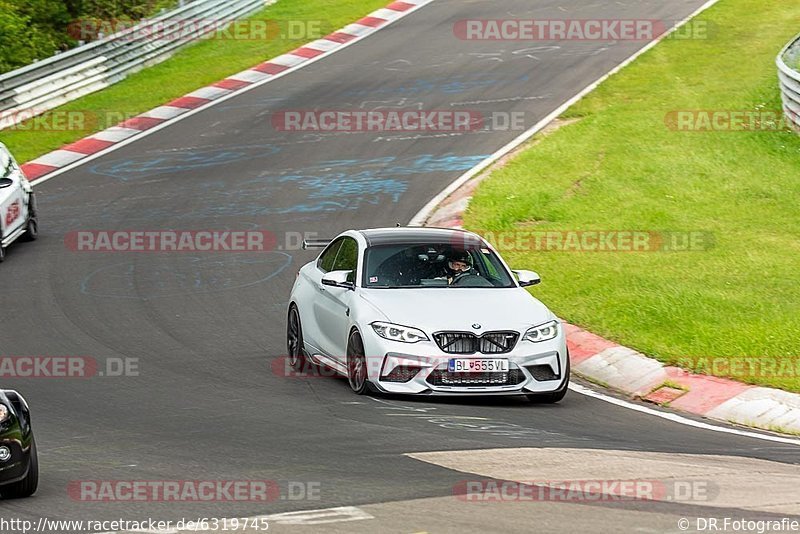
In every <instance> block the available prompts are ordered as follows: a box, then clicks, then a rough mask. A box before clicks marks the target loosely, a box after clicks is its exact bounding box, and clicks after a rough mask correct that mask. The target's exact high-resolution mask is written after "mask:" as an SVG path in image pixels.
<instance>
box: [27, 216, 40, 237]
mask: <svg viewBox="0 0 800 534" xmlns="http://www.w3.org/2000/svg"><path fill="white" fill-rule="evenodd" d="M38 237H39V221H38V220H37V219H36V217H28V222H27V223H26V224H25V240H26V241H36V238H38Z"/></svg>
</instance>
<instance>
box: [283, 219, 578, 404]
mask: <svg viewBox="0 0 800 534" xmlns="http://www.w3.org/2000/svg"><path fill="white" fill-rule="evenodd" d="M307 245H308V246H312V247H313V246H318V247H322V246H324V247H325V249H324V250H323V251H322V253H321V254H320V255H319V257H318V258H317V259H316V261H313V262H310V263H308V264H306V265H305V266H303V267H302V268H301V269H300V271H299V272H298V275H297V280H296V281H295V284H294V287H293V288H292V293H291V298H290V299H289V307H288V315H287V318H288V321H287V323H288V324H287V348H288V358H289V362H290V363H291V365H292V366H294V367H295V368H296V369H303V368H304V366H305V365H306V363H310V364H312V365H323V366H326V367H329V368H332V369H333V370H335V371H336V372H338V373H339V374H341V375H343V376H346V377H347V378H348V379H349V383H350V387H351V388H352V389H353V391H355V392H356V393H358V394H363V393H366V392H369V391H378V392H385V393H394V394H412V395H413V394H416V395H431V394H433V395H527V396H528V398H529V399H530V400H532V401H534V402H545V403H552V402H558V401H559V400H561V399H562V398H563V397H564V395H565V394H566V392H567V385H568V383H569V354H568V353H567V344H566V338H565V335H564V331H563V328H562V326H561V323H560V322H559V320H558V318H557V317H556V316H555V315H554V314H553V313H552V312H551V311H550V310H549V309H548V308H547V307H546V306H545V305H544V304H542V303H541V302H539V301H538V300H537V299H535V298H534V297H533V296H531V295H530V293H528V291H527V290H525V289H524V288H525V287H526V286H531V285H534V284H537V283H539V281H540V279H539V275H537V274H536V273H534V272H531V271H513V274H512V271H511V270H510V269H509V268H508V266H507V265H506V264H505V262H504V261H503V260H502V259H501V258H500V256H499V255H498V254H497V253H496V252H495V251H494V249H493V248H492V247H491V246H490V245H489V244H488V243H487V242H486V241H484V240H483V238H481V237H480V236H478V235H476V234H473V233H471V232H465V231H462V230H453V229H438V228H383V229H372V230H360V231H358V230H349V231H347V232H344V233H342V234H340V235H339V236H338V237H336V238H335V239H333V240H330V241H321V242H319V241H318V242H316V243H307ZM515 275H516V276H515Z"/></svg>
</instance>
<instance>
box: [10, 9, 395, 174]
mask: <svg viewBox="0 0 800 534" xmlns="http://www.w3.org/2000/svg"><path fill="white" fill-rule="evenodd" d="M387 3H389V2H388V1H387V0H279V1H278V2H277V3H276V4H274V5H271V6H268V7H266V8H264V9H263V10H261V11H260V12H258V13H256V14H254V15H253V16H252V17H251V18H252V19H269V20H272V21H312V23H311V24H312V26H311V29H312V30H314V29H315V28H319V29H320V30H321V31H320V34H319V35H317V34H315V35H311V36H309V38H306V39H302V40H293V39H285V38H283V39H281V38H274V39H269V40H253V39H251V40H234V39H208V40H206V41H202V42H199V43H197V44H194V45H192V46H190V47H187V48H185V49H183V50H181V51H180V52H178V53H177V54H175V56H173V57H172V58H170V59H168V60H167V61H165V62H163V63H160V64H159V65H156V66H154V67H151V68H149V69H146V70H143V71H141V72H139V73H136V74H134V75H132V76H130V77H129V78H127V79H126V80H124V81H122V82H120V83H118V84H116V85H113V86H111V87H109V88H108V89H105V90H103V91H99V92H97V93H93V94H91V95H87V96H85V97H83V98H80V99H78V100H75V101H73V102H70V103H69V104H66V105H64V106H62V107H60V108H58V111H59V112H60V111H79V112H89V113H91V114H92V116H99V117H105V116H106V113H109V114H111V115H112V116H117V117H119V116H125V117H128V116H132V115H136V114H139V113H143V112H145V111H147V110H149V109H152V108H154V107H157V106H159V105H162V104H164V103H166V102H169V101H170V100H173V99H175V98H178V97H180V96H183V95H185V94H186V93H190V92H192V91H194V90H195V89H198V88H200V87H204V86H206V85H209V84H211V83H214V82H217V81H219V80H221V79H223V78H225V77H227V76H229V75H231V74H235V73H237V72H241V71H243V70H246V69H248V68H250V67H252V66H254V65H257V64H258V63H261V62H263V61H266V60H268V59H270V58H272V57H275V56H278V55H280V54H283V53H285V52H288V51H290V50H293V49H295V48H297V47H298V46H300V45H302V44H304V43H305V42H309V41H313V40H314V39H317V38H319V37H324V36H325V35H327V34H328V33H330V32H332V31H336V30H338V29H340V28H341V27H343V26H346V25H347V24H349V23H351V22H354V21H355V20H358V19H359V18H361V17H363V16H365V15H367V14H369V13H370V12H372V11H374V10H375V9H378V8H380V7H384V6H385V5H386V4H387ZM285 27H286V24H285V23H282V24H281V28H285ZM293 27H296V26H293ZM43 120H44V121H47V115H45V116H44V117H43ZM94 126H95V127H93V128H88V129H84V130H81V131H76V130H64V129H62V130H56V131H44V130H43V129H30V128H29V127H28V126H26V125H25V124H23V125H21V127H20V128H19V129H17V130H4V131H1V132H0V140H1V141H2V142H3V143H5V144H6V145H8V147H9V148H10V149H11V151H12V152H13V153H14V155H15V157H16V158H17V160H19V161H20V163H22V162H26V161H30V160H32V159H35V158H36V157H38V156H41V155H42V154H45V153H47V152H50V151H51V150H55V149H57V148H59V147H61V146H62V145H64V144H66V143H70V142H73V141H76V140H78V139H81V138H82V137H85V136H87V135H89V134H91V133H93V132H95V131H99V130H102V129H103V128H105V127H108V126H113V124H102V122H101V123H98V124H96V125H94ZM25 128H29V129H25Z"/></svg>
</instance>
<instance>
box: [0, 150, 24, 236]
mask: <svg viewBox="0 0 800 534" xmlns="http://www.w3.org/2000/svg"><path fill="white" fill-rule="evenodd" d="M0 178H7V179H9V180H11V181H12V184H11V185H9V186H8V187H4V188H2V189H0V229H2V235H3V237H4V238H5V237H7V236H9V235H10V234H12V233H13V232H14V231H16V230H18V229H19V228H20V227H21V226H23V225H24V224H25V217H26V213H25V212H26V209H27V206H26V204H25V194H26V193H25V191H24V189H23V188H22V180H23V177H22V173H21V172H20V170H19V168H18V167H17V165H16V163H14V158H12V157H11V154H10V153H9V152H8V151H7V150H6V149H5V147H3V146H0Z"/></svg>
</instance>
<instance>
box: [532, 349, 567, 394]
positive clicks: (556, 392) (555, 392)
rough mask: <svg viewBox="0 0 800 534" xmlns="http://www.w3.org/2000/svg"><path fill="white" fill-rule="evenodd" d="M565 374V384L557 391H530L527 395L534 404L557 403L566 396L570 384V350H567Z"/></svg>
mask: <svg viewBox="0 0 800 534" xmlns="http://www.w3.org/2000/svg"><path fill="white" fill-rule="evenodd" d="M564 375H565V377H566V378H564V384H563V385H562V386H561V387H560V388H558V389H557V390H556V391H552V392H550V393H530V394H528V395H525V396H526V397H528V400H529V401H531V402H532V403H534V404H555V403H557V402H559V401H560V400H561V399H563V398H564V396H565V395H566V394H567V389H568V386H569V351H567V365H566V369H565V371H564Z"/></svg>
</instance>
